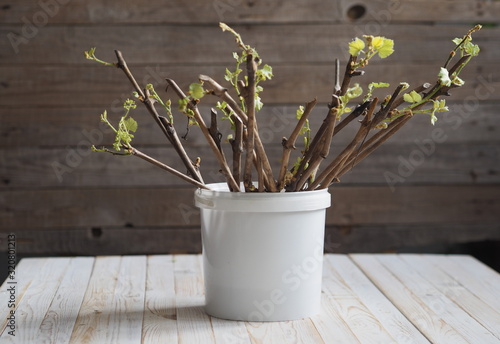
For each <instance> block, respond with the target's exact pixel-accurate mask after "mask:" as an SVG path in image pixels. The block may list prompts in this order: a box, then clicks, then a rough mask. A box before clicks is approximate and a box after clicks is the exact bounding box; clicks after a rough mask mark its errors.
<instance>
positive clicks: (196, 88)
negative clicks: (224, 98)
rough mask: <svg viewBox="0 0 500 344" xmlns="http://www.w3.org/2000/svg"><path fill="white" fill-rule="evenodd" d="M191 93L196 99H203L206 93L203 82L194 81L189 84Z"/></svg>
mask: <svg viewBox="0 0 500 344" xmlns="http://www.w3.org/2000/svg"><path fill="white" fill-rule="evenodd" d="M189 94H190V95H191V97H193V98H194V99H201V98H203V96H204V95H205V90H204V89H203V86H202V85H201V84H199V83H196V82H194V83H192V84H191V85H189Z"/></svg>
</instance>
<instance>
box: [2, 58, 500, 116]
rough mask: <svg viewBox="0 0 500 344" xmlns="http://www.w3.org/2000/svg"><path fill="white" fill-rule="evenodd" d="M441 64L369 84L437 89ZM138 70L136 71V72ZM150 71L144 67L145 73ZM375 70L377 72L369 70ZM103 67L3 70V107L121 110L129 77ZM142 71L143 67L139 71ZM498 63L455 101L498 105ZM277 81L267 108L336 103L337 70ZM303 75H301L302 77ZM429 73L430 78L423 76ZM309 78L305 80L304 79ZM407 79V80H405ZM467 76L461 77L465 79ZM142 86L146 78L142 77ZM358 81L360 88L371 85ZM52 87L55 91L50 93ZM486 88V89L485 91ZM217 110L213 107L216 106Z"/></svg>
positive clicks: (474, 72)
mask: <svg viewBox="0 0 500 344" xmlns="http://www.w3.org/2000/svg"><path fill="white" fill-rule="evenodd" d="M438 66H439V64H436V63H427V64H421V63H414V64H412V65H410V66H408V65H401V64H394V65H389V64H384V65H379V66H377V67H378V68H373V69H372V71H371V72H370V79H369V80H370V81H373V80H376V81H377V82H382V81H383V82H388V83H390V84H392V85H397V84H399V83H400V82H401V81H407V82H409V83H410V85H413V86H414V87H416V86H418V85H421V84H423V83H425V82H431V83H434V82H435V81H436V79H437V77H436V76H437V73H438V72H439V67H438ZM134 67H135V66H134V65H132V66H131V68H132V69H134ZM146 67H147V66H142V68H143V69H144V70H146ZM370 67H373V66H370ZM103 68H104V67H102V66H95V65H90V66H80V65H75V66H66V65H65V66H58V67H55V66H41V67H35V66H23V67H18V66H13V67H1V66H0V75H1V83H2V85H3V92H2V93H1V94H0V103H2V104H3V105H4V106H5V107H7V108H10V107H14V108H17V107H20V106H21V107H22V106H24V103H25V101H26V92H27V87H28V89H29V90H31V91H32V93H31V94H30V104H31V105H32V106H39V107H59V106H64V107H69V106H78V107H90V106H100V107H111V106H113V105H115V106H119V104H122V103H123V101H124V100H125V99H126V98H131V91H132V89H131V87H130V86H129V84H128V83H127V82H125V81H126V78H125V76H124V75H123V74H122V73H119V71H118V70H115V69H112V68H108V69H106V68H104V69H103ZM138 68H141V67H138ZM495 68H496V63H489V64H483V65H480V66H478V65H471V68H468V69H466V70H464V72H463V79H464V80H468V81H469V83H468V86H467V87H466V88H459V89H456V90H453V92H452V93H453V97H454V98H455V99H466V100H468V101H470V102H471V103H476V102H478V101H479V100H490V101H492V100H495V101H498V100H499V95H500V92H495V90H498V89H499V88H500V77H499V75H498V74H491V73H489V74H486V75H484V74H482V73H481V71H485V70H486V71H493V70H495ZM158 70H159V73H162V74H164V75H166V76H169V77H171V78H172V79H174V80H176V81H177V82H178V84H179V85H180V86H181V87H183V88H184V89H187V87H188V86H189V84H190V83H192V82H198V75H199V74H206V75H209V76H212V77H214V78H215V79H216V80H219V81H220V82H222V81H223V80H224V70H225V67H222V66H210V65H207V66H204V67H202V68H199V69H196V71H195V70H194V68H193V67H186V66H178V67H175V68H172V67H168V66H160V67H159V69H158ZM273 71H274V75H275V77H274V78H273V79H272V80H270V81H268V82H266V83H263V86H264V87H265V92H263V94H262V99H263V102H264V103H268V104H271V103H274V104H275V103H281V104H283V103H290V102H292V101H293V102H298V103H304V102H306V101H310V100H311V99H313V98H314V97H317V98H318V101H319V102H322V103H326V102H328V101H330V100H331V89H332V85H333V82H332V80H333V68H332V65H317V64H314V65H308V66H307V67H305V66H297V65H279V66H275V67H274V69H273ZM298 71H300V73H298ZM423 71H425V72H423ZM303 73H304V74H303ZM402 75H404V76H402ZM461 76H462V75H461ZM137 79H138V80H142V77H141V76H139V75H137ZM367 81H368V80H367V79H366V78H365V80H364V81H362V80H359V82H360V84H361V85H364V86H365V87H366V85H368V83H369V81H368V82H367ZM48 85H50V87H48ZM485 85H486V86H485ZM211 104H214V102H211Z"/></svg>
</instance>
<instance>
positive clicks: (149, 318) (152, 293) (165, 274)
mask: <svg viewBox="0 0 500 344" xmlns="http://www.w3.org/2000/svg"><path fill="white" fill-rule="evenodd" d="M142 342H143V343H151V344H153V343H165V342H167V343H177V313H176V306H175V284H174V258H173V257H172V256H166V255H160V256H149V257H148V262H147V279H146V295H145V301H144V323H143V330H142Z"/></svg>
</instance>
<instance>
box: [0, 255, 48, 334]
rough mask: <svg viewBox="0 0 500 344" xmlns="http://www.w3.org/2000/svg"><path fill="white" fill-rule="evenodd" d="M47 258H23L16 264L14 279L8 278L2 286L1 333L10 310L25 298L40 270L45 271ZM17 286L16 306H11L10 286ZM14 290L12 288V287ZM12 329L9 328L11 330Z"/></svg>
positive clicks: (0, 288) (0, 289)
mask: <svg viewBox="0 0 500 344" xmlns="http://www.w3.org/2000/svg"><path fill="white" fill-rule="evenodd" d="M46 262H47V260H45V259H33V258H25V259H22V260H21V261H20V262H19V264H17V266H16V271H15V275H14V279H13V280H12V279H6V280H5V281H4V282H3V284H2V286H1V287H0V302H1V304H2V305H4V307H2V308H0V334H1V333H3V332H4V330H5V329H6V327H5V326H6V325H7V323H8V320H7V318H8V317H10V314H11V313H10V311H11V310H14V311H15V310H16V309H15V308H13V307H17V306H18V305H19V303H20V302H21V300H22V299H23V296H24V294H25V293H26V291H27V290H28V288H29V286H30V285H31V282H32V280H33V279H35V278H36V276H37V274H38V273H40V271H43V270H42V268H43V266H44V265H45V264H46ZM8 282H16V283H15V284H10V283H8ZM13 285H14V286H15V288H14V289H15V298H16V300H15V301H16V302H15V306H11V307H9V301H10V300H11V298H10V297H11V292H10V290H9V288H10V287H12V286H13ZM11 290H12V289H11ZM9 330H10V329H7V331H9Z"/></svg>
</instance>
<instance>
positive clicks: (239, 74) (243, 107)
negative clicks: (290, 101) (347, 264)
mask: <svg viewBox="0 0 500 344" xmlns="http://www.w3.org/2000/svg"><path fill="white" fill-rule="evenodd" d="M219 26H220V28H221V29H222V30H223V31H228V32H229V33H231V34H232V35H233V36H234V39H235V41H236V44H237V47H238V50H239V51H238V52H233V55H232V57H233V58H234V60H235V66H234V69H229V68H226V71H225V74H224V79H225V80H226V81H227V82H228V83H229V84H230V86H231V90H229V89H227V88H225V87H223V86H221V85H219V84H218V83H217V82H216V81H215V80H213V79H212V78H210V77H208V76H205V75H200V77H199V82H195V83H191V84H190V85H189V88H188V90H187V92H186V94H185V93H184V92H183V91H182V90H181V89H180V88H179V87H178V86H177V85H176V84H175V82H174V81H173V80H171V79H167V82H168V83H169V86H172V87H173V89H174V91H175V93H176V94H177V96H178V97H179V100H178V110H179V111H180V112H181V113H183V114H184V115H185V116H186V117H187V118H188V120H189V125H197V126H199V128H200V129H201V131H202V132H203V134H204V135H205V138H206V139H207V142H208V144H209V146H210V147H211V149H212V151H213V153H214V154H215V156H216V158H217V161H218V163H219V165H220V170H221V171H222V174H223V175H224V177H225V178H226V180H227V182H228V185H229V188H230V190H231V191H240V189H239V185H240V178H241V176H242V175H243V174H244V178H245V179H244V184H245V189H246V191H247V192H253V191H261V192H263V191H268V192H277V191H303V190H315V189H321V188H326V187H329V186H330V185H331V184H332V183H334V182H338V181H339V180H340V177H341V176H342V175H344V174H345V173H346V172H348V171H349V170H350V169H352V168H353V167H354V166H355V165H356V164H357V163H359V161H361V160H362V159H364V158H365V157H366V156H368V155H369V154H371V153H372V152H373V151H374V150H375V149H376V148H377V147H379V146H380V145H381V144H382V143H384V142H385V141H386V140H387V139H388V138H390V137H391V136H392V135H394V133H395V132H397V131H398V130H399V129H401V127H402V126H403V125H404V124H405V123H406V122H407V121H408V120H410V119H411V118H412V117H413V116H414V115H416V114H426V115H428V116H429V117H430V121H431V123H432V124H435V122H436V121H437V120H438V114H439V113H441V112H445V111H448V106H447V105H446V101H445V100H444V99H442V97H444V96H449V91H450V90H452V89H454V88H458V87H462V86H463V85H464V84H465V82H464V80H462V79H461V78H460V73H461V72H462V70H463V69H464V68H465V67H466V65H467V64H468V63H469V62H470V61H471V59H472V58H473V57H475V56H477V55H478V54H479V52H480V49H479V47H478V46H477V45H476V44H474V43H473V42H472V34H473V33H474V32H476V31H478V30H480V29H481V26H480V25H477V26H475V27H474V28H472V29H471V30H469V31H468V32H467V34H466V35H464V36H463V37H461V38H455V39H453V43H454V44H455V47H454V49H453V50H452V51H451V52H450V54H449V56H448V58H447V60H446V61H445V63H444V65H443V66H442V67H440V68H439V71H438V72H437V79H436V82H435V84H434V85H430V84H427V83H426V84H423V85H419V86H417V87H414V88H413V89H410V85H409V84H408V83H407V82H401V83H400V84H399V85H397V86H396V88H395V89H394V91H393V92H392V93H391V94H387V95H385V97H383V98H381V100H379V98H378V97H376V96H375V93H378V92H380V89H383V88H388V87H390V85H389V84H388V83H385V82H371V83H370V84H368V87H367V90H366V92H365V91H364V90H363V88H362V87H361V86H360V84H359V83H352V79H354V78H356V77H359V76H362V75H363V73H364V70H363V69H364V68H366V67H367V66H368V65H369V62H370V61H371V60H372V59H373V58H374V57H379V58H381V59H385V58H387V57H389V56H390V55H392V54H393V52H394V41H393V40H391V39H388V38H385V37H383V36H371V35H365V36H362V38H355V39H354V40H353V41H352V42H350V43H349V44H348V49H349V53H350V58H349V61H348V63H347V66H346V72H345V75H344V78H343V80H342V82H341V83H340V76H339V68H338V62H337V68H336V75H335V80H336V83H335V87H334V92H333V95H332V102H331V103H330V104H329V105H328V113H327V115H326V117H325V119H324V121H323V123H322V125H321V127H320V128H319V129H318V131H317V132H316V133H315V134H314V135H313V133H312V131H311V127H310V125H309V119H308V116H309V115H310V114H311V111H312V109H313V108H314V106H315V105H316V99H314V100H313V101H311V102H308V103H306V106H300V107H299V108H298V109H297V111H296V119H297V121H298V122H297V124H296V127H295V128H294V130H293V131H292V133H291V135H290V137H289V138H286V137H284V138H283V140H282V145H283V158H282V161H281V166H280V173H279V177H278V179H275V178H274V176H273V172H272V169H271V167H270V165H269V161H268V158H267V155H266V153H265V150H264V147H263V145H262V142H261V140H260V137H259V133H258V127H257V125H256V124H255V112H256V111H259V110H260V109H261V108H262V106H263V103H262V100H261V97H260V93H261V92H262V91H263V87H262V85H261V84H260V83H261V82H263V81H266V80H270V79H272V77H273V70H272V68H271V66H269V65H267V64H262V59H261V58H260V56H259V54H258V52H257V51H256V49H255V48H253V47H251V46H250V45H247V44H245V42H244V41H243V39H242V37H241V35H240V34H239V33H238V32H236V31H235V30H234V29H232V28H231V27H229V26H228V25H226V24H224V23H220V25H219ZM95 50H96V49H95V48H91V49H90V50H88V51H86V52H85V57H86V58H87V59H89V60H92V61H95V62H98V63H100V64H102V65H105V66H114V67H118V68H120V69H122V70H123V71H124V72H125V74H126V75H127V77H128V79H129V80H130V81H131V82H132V84H133V85H134V88H135V89H136V92H135V93H134V96H135V97H136V99H138V100H139V101H141V102H142V103H143V104H145V105H146V107H147V108H148V110H149V112H150V113H151V114H152V115H153V117H154V119H155V120H156V122H157V123H158V124H159V125H160V127H161V129H162V130H163V132H164V133H165V135H167V138H168V139H169V141H170V142H171V143H172V145H174V148H175V149H176V151H177V152H178V154H179V156H180V157H181V158H182V160H183V162H184V164H185V166H186V167H187V170H188V172H187V174H183V173H181V172H179V171H176V170H173V169H172V168H170V167H168V166H166V165H164V164H162V163H160V162H158V161H156V160H154V159H153V158H151V157H149V156H147V155H145V154H144V153H142V152H139V151H137V150H136V149H135V148H134V147H132V144H131V142H132V139H133V138H134V134H133V133H135V131H136V130H137V122H136V121H135V120H134V119H132V118H131V117H130V116H129V113H130V111H131V110H133V109H135V108H136V104H135V102H134V101H132V100H129V99H128V100H127V101H126V102H125V103H124V106H123V107H124V110H125V114H124V115H123V116H122V117H121V118H120V120H119V122H118V125H117V126H116V127H115V126H113V125H112V124H111V122H110V121H109V119H108V117H107V112H106V111H104V112H103V114H101V121H103V122H105V123H106V124H107V125H108V126H109V127H110V128H112V130H113V131H114V133H115V141H114V143H113V145H112V149H111V148H106V147H102V148H96V147H94V146H92V149H93V150H94V151H97V152H107V153H112V154H115V155H136V156H138V157H140V158H142V159H144V160H146V161H148V162H151V163H153V164H155V165H157V166H159V167H161V168H163V169H165V170H167V171H169V172H171V173H173V174H175V175H177V176H179V177H181V178H182V179H184V180H186V181H188V182H190V183H192V184H193V185H196V186H197V187H201V188H206V185H205V184H204V182H203V179H202V177H201V174H200V172H199V168H200V158H196V159H195V160H194V161H193V160H191V159H189V157H188V156H187V153H186V152H185V151H184V149H183V146H182V143H181V142H180V141H179V140H178V137H177V135H176V131H175V128H174V114H173V110H172V106H171V105H172V101H171V100H170V99H167V100H163V99H162V97H160V95H159V94H158V93H157V92H156V90H155V88H154V86H153V85H152V84H147V85H146V86H145V87H144V89H141V88H140V87H139V85H138V84H137V82H136V81H135V79H134V78H133V76H132V74H131V72H130V70H128V67H127V66H126V63H125V60H124V59H123V57H122V56H121V53H120V52H118V51H116V54H117V57H118V62H117V63H110V62H106V61H103V60H101V59H99V58H97V57H96V55H95ZM455 57H458V62H456V63H455V64H454V65H452V66H451V67H450V66H449V65H450V64H451V62H452V60H453V59H454V58H455ZM245 71H246V72H245ZM230 91H231V92H234V93H235V94H236V101H235V100H234V99H233V98H232V96H231V95H230ZM207 95H214V96H217V97H219V98H220V101H218V102H217V103H216V109H218V110H219V111H221V112H222V116H221V117H220V118H221V119H222V120H226V121H229V122H230V124H231V131H232V132H231V133H230V134H229V135H227V142H229V143H230V144H231V148H232V150H233V164H232V167H229V165H228V161H227V160H226V157H225V154H224V151H223V149H222V147H221V143H222V142H221V138H222V136H223V135H222V133H220V132H219V129H218V127H217V113H216V110H215V109H212V113H211V123H210V125H209V126H208V125H206V124H205V122H204V120H203V117H202V116H201V114H200V112H199V109H198V107H197V106H198V103H200V101H202V99H203V98H204V97H205V96H207ZM358 99H361V101H360V104H356V105H353V103H354V102H355V101H358ZM154 104H159V105H160V106H161V107H162V108H163V110H164V111H165V113H166V115H167V116H166V117H161V116H159V115H158V113H157V112H156V109H155V107H154ZM249 104H250V105H249ZM357 118H361V119H360V120H359V121H355V119H357ZM351 122H354V123H356V122H358V123H359V127H358V130H357V132H356V134H355V136H354V138H353V139H352V141H351V142H350V143H349V144H348V145H347V146H346V147H345V148H344V149H343V150H341V151H340V153H339V154H338V155H337V156H336V157H335V158H333V159H332V160H331V161H330V162H329V163H328V164H327V166H326V167H324V168H322V169H320V166H321V164H322V162H323V161H324V160H325V159H326V158H327V157H328V155H329V152H330V145H331V142H332V139H333V137H334V136H335V135H336V134H338V132H339V131H340V130H342V129H343V128H344V127H346V126H347V125H349V124H350V123H351ZM298 137H302V140H303V144H302V149H301V150H300V154H298V156H296V157H295V158H293V159H291V157H290V155H291V153H292V152H293V151H296V147H295V141H296V139H297V138H298ZM245 150H246V159H245V166H244V167H245V168H244V173H242V166H241V165H242V153H243V152H244V151H245ZM289 161H292V163H291V165H292V166H289ZM252 165H253V166H252ZM252 168H253V169H254V170H256V171H257V179H258V181H259V183H258V187H255V186H254V185H252V184H251V183H248V180H250V181H251V180H252V179H249V178H251V169H252Z"/></svg>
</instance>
